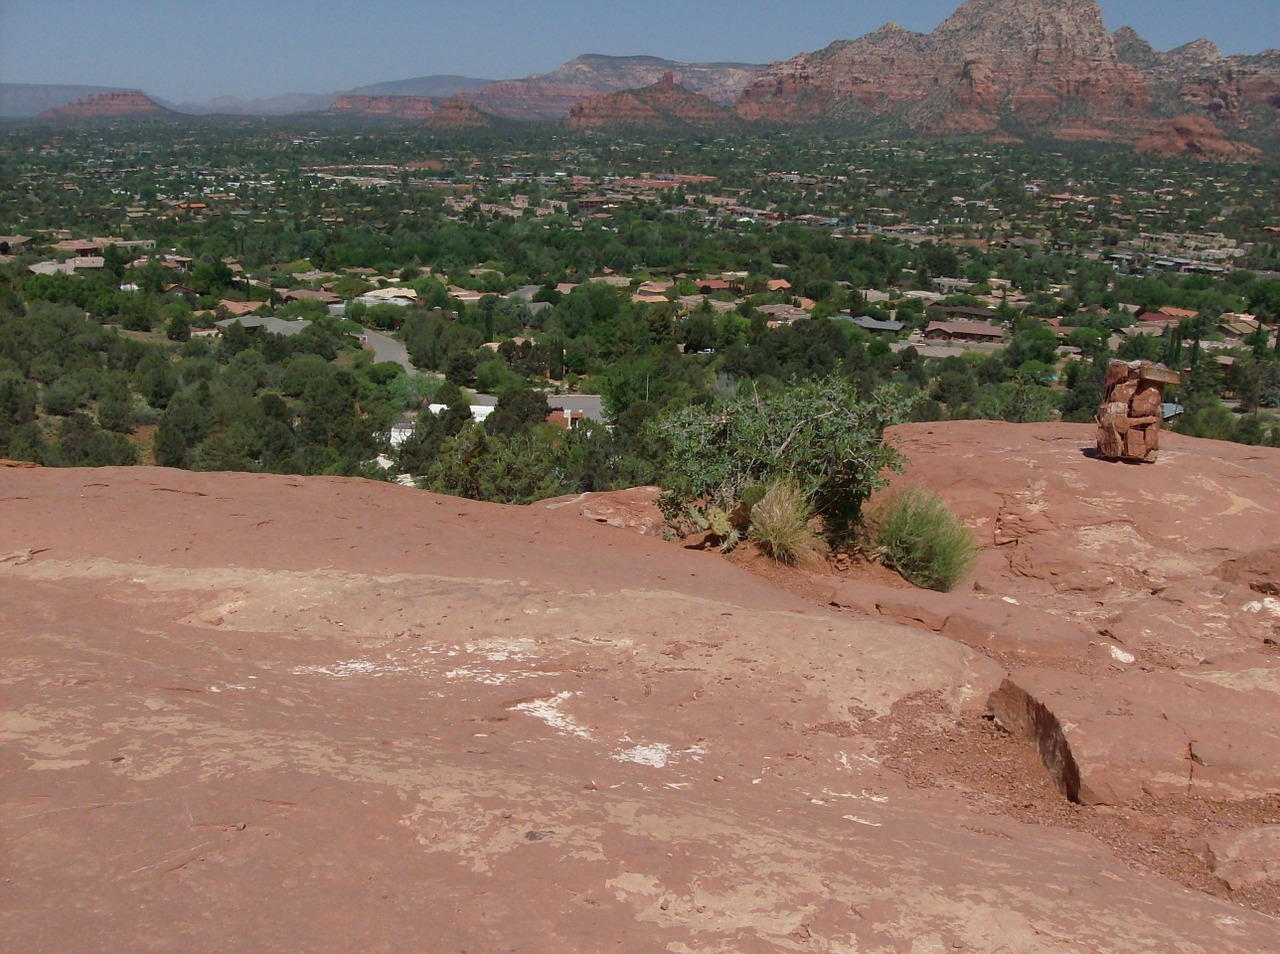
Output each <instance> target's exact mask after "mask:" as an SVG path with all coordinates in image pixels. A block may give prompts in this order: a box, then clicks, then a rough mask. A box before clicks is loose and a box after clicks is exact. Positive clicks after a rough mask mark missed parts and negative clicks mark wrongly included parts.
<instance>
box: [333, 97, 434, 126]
mask: <svg viewBox="0 0 1280 954" xmlns="http://www.w3.org/2000/svg"><path fill="white" fill-rule="evenodd" d="M438 108H439V100H436V99H433V98H432V97H430V96H339V97H337V98H336V99H334V101H333V103H332V104H331V105H330V106H329V108H328V109H327V110H326V112H328V113H330V114H332V115H335V116H359V117H367V118H376V119H404V120H414V121H421V120H424V119H426V118H427V117H428V116H432V115H434V114H435V112H436V110H437V109H438Z"/></svg>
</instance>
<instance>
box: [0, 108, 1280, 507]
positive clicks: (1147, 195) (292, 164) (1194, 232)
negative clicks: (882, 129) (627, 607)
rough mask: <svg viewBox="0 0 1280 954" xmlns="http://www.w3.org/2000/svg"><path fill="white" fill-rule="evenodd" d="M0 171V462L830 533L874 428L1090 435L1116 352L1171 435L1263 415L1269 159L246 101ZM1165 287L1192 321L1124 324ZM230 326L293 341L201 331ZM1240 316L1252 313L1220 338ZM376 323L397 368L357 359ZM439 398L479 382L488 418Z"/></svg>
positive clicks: (1240, 432) (17, 141) (1274, 263)
mask: <svg viewBox="0 0 1280 954" xmlns="http://www.w3.org/2000/svg"><path fill="white" fill-rule="evenodd" d="M677 175H679V176H683V177H684V178H676V177H677ZM0 177H2V178H3V179H4V181H6V182H12V183H15V184H16V188H13V189H7V190H4V191H3V193H0V233H3V234H6V235H9V236H31V237H32V241H31V242H30V243H29V244H24V245H21V246H20V247H16V248H0V254H4V255H11V256H12V257H11V260H9V261H8V262H7V263H6V264H2V265H0V455H4V456H8V457H16V458H21V459H29V460H38V461H42V462H45V463H49V464H56V465H93V464H109V463H132V462H138V461H148V462H149V461H154V462H156V463H160V464H165V465H169V466H180V467H190V468H200V469H235V470H257V471H273V472H296V473H329V474H364V475H366V476H371V477H392V476H395V475H397V474H406V475H412V476H413V477H414V478H416V480H417V482H418V483H419V484H420V485H421V486H426V487H430V488H432V489H435V490H439V491H443V492H447V493H454V494H462V495H466V496H472V497H477V498H482V499H489V500H499V501H505V502H528V501H531V500H535V499H538V498H541V497H546V496H551V495H555V494H561V493H567V492H571V491H581V490H601V489H608V488H612V487H618V486H627V485H634V484H637V483H648V482H662V483H663V484H664V485H665V486H667V487H668V488H669V489H671V490H673V491H675V492H677V493H678V494H679V496H680V498H681V504H680V506H682V507H684V508H685V516H686V517H688V518H689V519H693V518H694V517H695V516H697V515H701V517H702V519H703V520H704V521H705V519H706V515H707V514H708V513H711V512H712V510H713V509H717V508H718V510H719V511H720V512H721V513H723V514H724V515H726V516H727V515H728V514H730V513H731V512H733V511H734V510H735V508H740V506H741V504H742V501H743V499H744V495H745V496H746V497H749V498H751V500H750V503H751V504H752V505H755V503H756V502H757V501H758V499H759V497H760V495H762V494H763V493H764V492H765V491H766V488H773V487H780V486H791V487H797V488H799V489H800V491H801V492H802V493H803V494H804V496H805V501H806V504H807V505H808V506H811V507H812V508H813V509H814V510H815V511H816V513H817V514H818V515H820V516H821V517H822V518H823V519H824V521H826V523H827V525H828V526H829V527H833V528H835V527H841V526H846V525H848V524H850V523H851V522H854V521H856V519H857V515H858V509H859V507H860V504H861V502H862V500H863V499H864V498H865V496H866V494H867V492H868V491H869V489H870V488H871V486H872V484H873V482H874V480H875V479H876V477H877V475H878V474H879V472H880V471H881V469H882V468H883V467H884V466H885V465H887V464H891V463H892V455H891V454H888V452H887V451H886V450H885V449H884V447H883V445H882V444H881V442H880V434H881V430H882V428H883V426H884V425H885V424H886V423H889V422H891V421H893V420H899V419H914V420H928V419H939V420H940V419H952V418H967V417H989V418H998V419H1002V420H1007V421H1016V422H1031V421H1046V420H1051V419H1055V418H1058V417H1061V418H1062V419H1065V420H1074V421H1087V420H1090V419H1091V418H1092V415H1093V412H1094V410H1095V408H1096V406H1097V402H1098V397H1099V388H1100V376H1101V369H1102V368H1103V367H1105V364H1106V361H1107V360H1109V358H1110V357H1112V356H1113V352H1112V351H1111V350H1110V349H1111V348H1112V347H1116V348H1117V350H1118V354H1119V356H1120V357H1124V358H1139V357H1145V358H1153V359H1157V360H1164V361H1166V362H1168V363H1169V364H1170V365H1171V366H1176V367H1179V368H1180V369H1182V370H1184V371H1185V372H1186V376H1185V384H1184V386H1183V387H1182V388H1180V389H1178V390H1177V391H1176V392H1175V393H1173V394H1171V395H1170V397H1171V398H1172V399H1173V400H1175V401H1177V402H1179V403H1180V404H1182V405H1183V406H1184V408H1185V413H1184V414H1183V415H1182V417H1181V418H1180V420H1179V421H1178V422H1177V423H1176V425H1175V426H1176V427H1177V428H1178V429H1180V430H1184V431H1185V432H1187V433H1192V434H1197V435H1201V436H1212V437H1221V438H1228V439H1235V440H1243V441H1249V442H1253V443H1272V444H1275V443H1277V440H1278V436H1280V435H1278V433H1277V424H1276V418H1275V416H1274V414H1273V413H1272V412H1271V410H1270V409H1272V408H1275V407H1276V406H1277V404H1280V353H1278V351H1277V347H1276V345H1274V344H1273V343H1272V337H1271V334H1270V332H1269V330H1268V328H1269V326H1270V324H1271V322H1272V321H1273V318H1274V316H1276V315H1280V275H1277V272H1278V271H1280V235H1278V234H1277V233H1276V232H1275V231H1273V230H1274V229H1275V228H1276V227H1277V226H1280V190H1277V189H1276V187H1275V183H1276V178H1275V169H1274V168H1273V167H1270V166H1260V167H1247V168H1232V169H1229V170H1228V169H1224V168H1221V167H1216V166H1212V165H1188V164H1178V163H1165V164H1162V165H1158V166H1157V165H1155V164H1154V160H1151V159H1141V160H1139V159H1135V158H1134V157H1132V156H1131V155H1127V154H1125V153H1122V152H1119V151H1114V150H1110V151H1109V150H1106V149H1101V148H1088V149H1078V150H1076V151H1074V152H1071V153H1044V152H1036V151H1034V150H1031V149H1021V148H1002V149H998V150H997V149H993V148H991V147H986V146H978V145H964V144H959V145H958V144H955V143H949V144H944V143H927V144H918V145H911V144H851V143H846V142H840V141H837V140H834V139H829V140H828V139H823V138H821V137H817V138H813V137H808V138H803V139H802V138H800V137H795V136H786V135H781V136H776V137H771V138H770V137H758V138H736V139H720V140H708V141H696V140H673V141H670V142H664V143H661V144H652V145H641V144H636V143H632V142H627V141H622V140H614V139H609V138H592V139H568V138H565V137H559V138H550V137H544V138H539V137H538V136H536V135H532V134H530V135H527V136H524V137H522V138H505V139H503V138H488V139H485V140H481V141H474V142H468V141H465V140H448V141H442V140H436V139H431V138H423V137H419V136H415V135H409V136H406V135H405V134H403V133H399V134H394V135H393V134H390V133H378V132H369V133H366V134H363V135H357V136H349V135H339V134H336V133H335V134H332V135H329V134H317V133H315V132H312V131H302V130H298V129H296V128H290V127H287V126H279V125H276V126H272V125H268V124H262V123H256V122H255V123H243V124H236V125H233V126H229V127H217V128H214V127H193V128H189V129H184V128H181V127H164V128H158V129H147V130H138V129H128V130H124V129H121V130H112V129H99V130H95V131H93V132H85V133H79V134H74V133H67V132H65V131H64V132H61V133H59V134H58V137H57V138H55V137H54V134H53V133H52V132H51V131H49V130H44V129H40V128H39V127H32V126H19V127H14V128H12V129H9V130H7V131H4V132H2V133H0ZM59 230H66V232H65V233H60V232H59ZM66 234H69V236H70V237H71V238H73V239H91V238H94V237H96V236H113V237H116V238H117V239H119V244H113V243H106V244H105V245H104V246H103V247H102V248H101V258H100V260H98V261H94V262H91V263H90V267H88V268H81V269H75V270H74V271H71V272H70V273H65V274H64V273H63V272H62V271H60V270H58V269H57V268H49V267H44V266H40V265H39V263H41V262H51V261H54V260H56V259H64V258H68V257H74V256H76V255H78V254H80V252H77V251H73V250H69V249H70V247H64V248H63V250H62V251H59V250H58V249H55V248H54V245H55V243H56V242H57V240H58V238H59V237H60V235H66ZM136 240H141V241H144V242H147V243H150V242H154V243H155V245H154V248H151V247H146V248H143V247H139V246H132V245H129V244H128V243H129V242H131V241H136ZM1215 256H1216V257H1215ZM144 258H145V262H144V261H143V259H144ZM32 266H39V267H38V268H37V270H35V271H33V269H32ZM179 269H181V270H179ZM41 271H42V272H45V273H43V274H42V273H38V272H41ZM322 292H323V293H325V294H321V293H322ZM371 292H372V293H375V294H374V295H373V297H366V296H368V295H369V293H371ZM286 293H287V294H286ZM380 295H381V296H383V297H379V296H380ZM387 295H390V297H391V300H388V299H387V297H386V296H387ZM330 296H332V298H333V300H336V301H337V302H338V303H339V310H340V311H342V316H341V317H333V316H331V315H330V313H329V308H328V307H326V304H324V303H323V301H324V300H325V299H326V298H328V297H330ZM393 302H394V303H393ZM406 302H408V303H407V304H406ZM1160 308H1171V309H1181V311H1176V312H1171V314H1172V315H1174V318H1173V319H1171V320H1169V321H1168V322H1166V323H1164V324H1163V325H1161V327H1162V328H1163V333H1161V334H1158V335H1145V334H1132V333H1131V332H1132V331H1133V330H1134V328H1135V312H1136V311H1138V310H1140V309H1148V310H1155V309H1160ZM246 311H256V312H257V313H258V314H259V315H271V316H273V317H275V318H279V319H284V320H285V321H295V322H299V324H297V325H285V326H276V328H277V329H281V328H283V330H288V331H296V332H297V333H292V334H277V333H273V332H272V330H270V329H267V328H256V327H250V326H251V325H252V324H253V322H252V321H250V320H249V319H245V324H244V325H243V326H242V325H237V324H231V325H230V326H228V327H225V328H224V329H222V333H221V334H220V336H217V337H212V336H210V337H206V335H205V334H203V333H202V332H205V331H208V330H211V329H212V328H213V326H214V322H215V321H217V320H220V319H223V318H225V317H228V316H231V315H232V314H239V313H243V312H246ZM1239 313H1247V314H1249V315H1252V316H1254V317H1256V318H1257V319H1261V324H1260V325H1259V326H1258V328H1257V330H1255V331H1252V332H1250V333H1248V334H1243V335H1241V334H1237V333H1236V332H1233V331H1231V330H1230V329H1229V328H1227V330H1224V327H1225V326H1224V323H1223V321H1222V318H1223V315H1224V314H1225V315H1228V316H1230V315H1232V314H1239ZM957 316H959V317H960V318H962V319H964V318H972V317H974V316H976V317H977V318H979V319H985V321H986V322H987V325H988V326H989V327H990V328H993V329H998V331H997V332H996V336H997V337H1000V336H1001V335H1003V341H1001V342H1000V345H999V346H998V347H986V348H982V347H974V348H972V349H970V350H964V351H960V350H956V351H955V353H952V354H948V355H945V356H944V355H939V356H927V355H926V354H925V353H924V352H925V351H926V349H925V346H924V344H925V343H924V341H923V340H922V338H921V337H920V332H921V331H923V330H924V329H925V328H927V327H928V326H929V325H930V324H931V323H933V322H940V321H948V320H952V319H955V318H956V317H957ZM855 317H856V318H860V319H871V320H872V321H871V322H870V323H869V324H870V325H871V326H872V327H873V330H867V329H866V328H864V327H862V326H860V325H859V323H856V322H854V321H853V320H850V319H852V318H855ZM891 318H892V319H895V320H896V321H897V322H901V323H902V328H901V331H899V332H897V333H896V334H894V333H889V334H887V335H886V334H879V333H876V331H875V330H874V323H875V321H887V320H888V319H891ZM303 321H305V322H309V324H307V325H306V326H305V328H304V327H303V325H302V324H301V322H303ZM863 324H868V322H866V321H864V322H863ZM366 328H368V329H381V330H382V331H384V332H387V333H393V334H394V335H396V336H397V337H398V338H399V339H400V340H401V341H402V342H403V344H404V346H405V347H406V348H407V351H408V354H409V357H410V359H411V360H412V362H413V364H414V366H415V367H416V368H418V369H419V370H420V372H421V373H418V374H410V373H406V372H405V370H404V369H403V368H402V367H401V366H400V365H398V364H394V363H375V362H374V361H373V359H372V356H371V354H370V353H369V352H368V351H367V350H365V349H363V348H362V347H361V344H360V340H359V339H360V336H361V335H362V334H363V333H364V331H365V329H366ZM1117 333H1122V334H1119V335H1118V336H1117ZM464 388H469V389H473V390H476V391H481V392H487V393H489V394H492V395H496V396H497V407H496V409H495V410H494V412H493V413H492V414H491V415H490V416H489V418H488V419H487V420H486V421H484V422H483V423H480V422H477V421H474V420H472V418H471V412H470V410H469V406H470V404H471V398H470V397H469V396H468V395H466V394H465V393H464V391H463V390H462V389H464ZM549 391H552V392H559V393H573V392H582V393H594V394H599V395H600V396H601V398H602V401H603V406H604V410H605V417H606V418H607V419H608V423H607V424H606V423H603V422H593V421H587V422H583V423H581V424H576V425H575V427H574V428H572V429H571V430H568V431H565V430H562V429H559V428H556V427H553V426H552V425H550V424H547V423H545V419H546V417H547V410H548V407H547V403H546V393H547V392H549ZM1224 397H1225V398H1228V399H1230V404H1229V405H1228V404H1224V403H1223V398H1224ZM431 405H436V406H437V407H439V406H444V408H445V410H444V411H442V412H441V413H433V412H432V411H431V410H430V406H431ZM403 421H408V422H410V425H409V426H408V427H407V429H408V430H409V431H410V433H409V434H408V436H407V438H406V439H405V440H404V441H403V442H402V443H399V444H398V445H397V446H395V447H393V446H392V444H391V443H390V441H389V434H390V432H391V430H392V425H393V424H396V423H397V422H403ZM837 425H838V426H837ZM749 448H759V453H756V452H754V451H751V450H748V449H749ZM380 456H381V458H382V459H383V462H384V464H387V466H380V465H379V464H378V463H377V460H378V458H379V457H380ZM695 511H696V514H695ZM740 523H741V528H740V529H741V531H743V532H750V528H749V523H746V522H741V521H740ZM802 523H803V521H802Z"/></svg>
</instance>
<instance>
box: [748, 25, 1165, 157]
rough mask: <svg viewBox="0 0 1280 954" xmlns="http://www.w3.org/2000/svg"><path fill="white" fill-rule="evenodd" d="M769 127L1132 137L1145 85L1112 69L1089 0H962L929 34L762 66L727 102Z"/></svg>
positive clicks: (885, 31) (896, 31)
mask: <svg viewBox="0 0 1280 954" xmlns="http://www.w3.org/2000/svg"><path fill="white" fill-rule="evenodd" d="M736 108H737V111H738V113H739V115H741V116H743V117H744V118H747V119H754V120H764V121H769V122H796V121H801V122H803V121H814V120H816V119H818V118H820V117H821V118H823V119H834V120H847V121H853V122H861V123H864V124H873V125H874V124H875V123H877V122H878V123H880V124H882V125H883V124H885V123H898V124H900V125H904V126H906V127H908V128H927V129H931V130H934V131H966V132H988V131H990V130H992V129H994V128H995V127H996V126H997V125H998V124H999V123H1000V122H1001V121H1002V120H1003V119H1004V118H1005V117H1006V116H1007V117H1010V118H1012V119H1014V120H1016V121H1018V122H1020V123H1023V124H1029V125H1032V126H1038V127H1040V128H1043V129H1045V130H1047V131H1049V132H1051V133H1052V132H1057V131H1060V130H1061V131H1070V132H1071V134H1072V135H1080V134H1081V131H1082V130H1083V131H1084V134H1086V135H1087V134H1088V133H1089V130H1097V131H1099V133H1101V134H1105V135H1107V136H1113V137H1117V136H1118V137H1123V136H1132V135H1133V129H1134V126H1135V124H1137V125H1138V126H1142V125H1143V124H1144V123H1143V121H1144V120H1145V119H1146V118H1147V115H1148V113H1147V110H1148V97H1147V91H1146V86H1145V84H1144V82H1143V80H1142V78H1141V77H1140V76H1139V74H1138V73H1137V71H1136V70H1134V69H1132V68H1131V67H1128V66H1125V65H1124V64H1122V63H1120V62H1119V60H1118V59H1117V56H1116V51H1115V47H1114V43H1113V41H1112V38H1111V36H1110V35H1109V34H1108V33H1107V31H1106V29H1105V28H1104V26H1103V24H1102V16H1101V13H1100V12H1099V10H1098V6H1097V4H1096V2H1094V0H1064V2H1059V0H1052V2H1051V0H1033V2H1022V0H966V2H965V3H964V4H962V5H961V7H960V8H959V9H958V10H957V11H956V12H955V14H953V15H952V16H951V17H950V18H949V19H947V20H946V21H945V22H943V23H942V24H941V25H939V26H938V28H937V29H935V30H934V31H933V32H932V33H930V34H928V35H925V34H917V33H909V32H908V31H906V30H903V29H902V28H901V27H899V26H897V25H896V24H892V23H891V24H889V25H887V26H885V27H883V28H881V29H880V30H877V31H876V32H875V33H872V34H869V35H867V36H865V37H862V38H861V39H859V40H853V41H842V42H839V43H834V44H832V45H831V46H829V47H827V48H826V49H825V50H822V51H820V52H818V53H813V54H802V55H801V56H798V57H796V58H795V59H792V60H789V61H787V62H785V63H779V64H773V65H771V66H769V67H767V68H766V69H764V70H762V71H761V72H760V73H759V74H757V76H756V77H755V79H754V80H753V81H752V82H751V84H750V86H749V87H748V88H747V89H746V91H745V92H744V94H743V97H742V99H741V100H740V101H739V103H738V104H737V107H736Z"/></svg>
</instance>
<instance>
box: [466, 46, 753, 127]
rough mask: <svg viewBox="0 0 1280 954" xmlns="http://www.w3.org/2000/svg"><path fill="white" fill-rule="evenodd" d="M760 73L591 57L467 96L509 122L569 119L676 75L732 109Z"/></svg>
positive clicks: (728, 66) (742, 66)
mask: <svg viewBox="0 0 1280 954" xmlns="http://www.w3.org/2000/svg"><path fill="white" fill-rule="evenodd" d="M758 69H760V67H759V66H755V65H752V64H749V63H677V62H674V61H672V60H664V59H661V58H659V57H656V56H602V55H600V54H597V53H588V54H585V55H583V56H579V57H577V58H576V59H573V60H570V61H569V62H568V63H566V64H564V65H563V66H561V67H560V68H559V69H556V70H553V71H552V72H550V73H541V74H535V75H533V76H528V77H525V78H524V79H518V80H504V81H502V82H498V83H492V84H490V85H488V86H486V87H484V88H483V89H481V90H477V91H475V92H470V93H466V94H465V95H466V98H467V99H469V100H471V101H472V102H473V103H475V104H476V105H478V106H479V107H480V108H481V109H483V110H485V111H486V112H489V113H492V114H494V115H495V116H501V117H504V118H506V119H564V118H565V117H566V116H568V115H569V110H570V109H572V108H573V106H574V104H576V103H580V102H582V101H583V100H587V99H591V98H592V97H595V96H602V95H606V94H608V93H616V92H619V91H621V90H629V89H639V88H641V87H644V86H650V85H652V84H654V83H657V82H659V81H660V80H661V79H662V77H663V75H664V74H666V73H671V74H672V75H673V76H674V78H675V82H676V83H678V84H679V85H680V86H682V87H684V88H685V89H688V90H691V91H693V92H695V93H701V94H702V95H703V96H705V97H707V98H708V99H710V100H711V101H712V102H714V103H719V104H720V105H722V106H728V105H730V104H732V103H733V102H734V101H735V100H736V99H737V98H738V95H739V94H740V93H741V92H742V90H743V89H744V88H745V87H746V85H747V83H748V82H749V81H750V80H751V77H752V76H753V75H754V74H755V72H756V71H757V70H758Z"/></svg>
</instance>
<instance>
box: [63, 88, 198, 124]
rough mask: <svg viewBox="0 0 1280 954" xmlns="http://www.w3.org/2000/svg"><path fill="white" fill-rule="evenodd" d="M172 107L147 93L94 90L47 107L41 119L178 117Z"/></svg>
mask: <svg viewBox="0 0 1280 954" xmlns="http://www.w3.org/2000/svg"><path fill="white" fill-rule="evenodd" d="M175 115H176V114H175V113H173V112H172V111H171V110H168V109H165V108H164V107H163V106H160V105H158V104H157V103H155V102H153V101H152V100H150V99H149V98H148V97H147V96H146V94H144V93H140V92H137V91H134V90H116V91H113V92H110V93H90V94H89V95H88V96H85V97H84V98H83V99H78V100H76V101H75V102H74V103H68V104H67V105H65V106H55V107H54V108H53V109H46V110H45V111H44V112H42V113H41V114H40V116H39V118H40V119H128V118H156V119H159V118H161V117H164V116H175Z"/></svg>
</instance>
